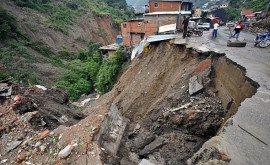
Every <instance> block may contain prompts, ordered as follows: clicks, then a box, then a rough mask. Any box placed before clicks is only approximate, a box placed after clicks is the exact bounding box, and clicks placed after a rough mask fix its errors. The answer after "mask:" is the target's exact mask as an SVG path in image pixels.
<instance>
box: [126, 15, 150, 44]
mask: <svg viewBox="0 0 270 165" xmlns="http://www.w3.org/2000/svg"><path fill="white" fill-rule="evenodd" d="M131 33H133V34H137V33H138V34H139V36H141V34H144V33H145V25H144V22H143V21H142V20H134V21H126V22H122V23H121V34H122V37H123V45H126V46H131V44H132V43H134V42H136V43H137V41H138V40H137V38H136V39H135V40H134V41H132V36H131ZM139 38H140V39H141V37H139Z"/></svg>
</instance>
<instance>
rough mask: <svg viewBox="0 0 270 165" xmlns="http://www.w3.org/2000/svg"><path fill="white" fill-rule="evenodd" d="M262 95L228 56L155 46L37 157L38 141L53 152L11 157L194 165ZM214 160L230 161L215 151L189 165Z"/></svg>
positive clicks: (47, 142) (52, 138)
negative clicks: (233, 116) (229, 119)
mask: <svg viewBox="0 0 270 165" xmlns="http://www.w3.org/2000/svg"><path fill="white" fill-rule="evenodd" d="M230 68H231V69H230ZM226 70H230V72H228V73H226V74H225V73H224V74H223V72H225V71H226ZM231 76H233V77H231ZM237 80H241V81H237ZM246 89H250V91H249V92H248V93H247V92H245V91H246ZM255 92H256V87H254V86H253V85H252V83H251V80H249V79H246V77H245V72H244V70H243V69H239V68H238V67H237V65H236V64H234V63H232V62H231V61H229V60H226V58H225V57H223V55H221V54H217V53H215V52H204V53H202V52H197V51H195V50H194V49H187V48H186V47H185V46H179V45H174V44H172V43H171V42H160V43H154V44H151V45H150V51H149V52H148V53H142V54H140V55H139V56H137V57H136V58H135V59H134V60H133V61H132V63H131V64H130V67H129V68H128V69H127V71H126V72H125V73H124V74H123V75H122V76H121V78H120V79H119V81H118V83H117V84H116V85H115V87H114V88H113V89H112V91H111V92H109V93H107V94H105V95H103V96H102V97H100V98H99V99H98V100H97V101H95V102H93V103H92V104H91V105H89V106H88V107H87V108H86V109H84V113H85V114H86V115H88V117H86V118H85V119H83V120H81V121H80V122H79V123H77V124H76V125H74V126H71V127H69V128H67V127H60V128H57V129H55V130H53V131H52V132H53V133H52V134H50V135H48V136H46V137H45V138H44V139H43V140H35V141H34V142H35V143H36V146H37V147H35V144H32V150H33V152H34V150H36V151H38V152H39V151H43V150H42V149H43V148H40V147H39V145H38V144H39V143H38V142H40V143H41V144H42V145H41V146H43V144H45V145H46V150H44V151H43V152H41V153H40V152H39V153H37V154H35V155H34V156H32V155H29V152H26V153H25V151H24V150H22V146H20V145H19V146H18V147H17V148H16V149H13V150H12V151H10V152H11V153H17V152H18V151H19V150H20V154H19V155H18V157H19V156H23V155H24V154H26V155H28V156H26V158H25V161H26V162H28V163H29V162H31V163H34V164H38V163H45V164H82V165H84V164H103V163H104V162H105V163H106V164H112V165H116V164H121V165H133V164H134V165H135V164H139V163H140V162H141V161H142V160H143V161H151V162H152V163H154V164H157V165H159V164H161V165H179V164H187V160H188V159H190V158H191V157H192V156H193V155H194V153H195V152H197V151H198V150H199V149H200V148H201V146H202V145H203V144H204V142H205V141H207V140H208V139H209V138H211V137H212V136H215V135H216V133H217V131H218V130H219V128H220V126H221V124H222V122H223V121H224V118H225V117H226V114H227V112H230V113H234V111H235V110H236V108H237V106H239V104H240V103H241V101H242V100H244V99H245V98H247V97H250V96H251V95H252V94H254V93H255ZM218 96H219V97H218ZM7 137H9V135H7ZM34 142H31V143H34ZM37 143H38V144H37ZM35 148H36V149H35ZM32 150H31V151H32ZM204 153H205V154H204ZM4 158H5V159H7V162H10V161H14V158H13V157H9V156H8V155H7V156H6V155H5V157H4ZM209 159H215V160H216V161H218V162H221V163H223V164H226V163H227V162H228V161H230V158H229V155H226V152H225V151H221V150H220V149H219V148H214V147H213V148H212V149H206V150H205V152H203V153H201V154H199V155H198V156H197V157H194V158H193V159H192V160H190V161H191V162H192V163H191V164H200V163H206V162H207V161H208V160H209Z"/></svg>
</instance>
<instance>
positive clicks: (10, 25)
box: [0, 8, 17, 40]
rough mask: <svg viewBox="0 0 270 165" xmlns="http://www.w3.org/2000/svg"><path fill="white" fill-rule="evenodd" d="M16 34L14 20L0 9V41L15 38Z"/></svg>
mask: <svg viewBox="0 0 270 165" xmlns="http://www.w3.org/2000/svg"><path fill="white" fill-rule="evenodd" d="M16 33H17V28H16V19H15V18H14V17H13V16H12V15H10V14H9V13H7V12H6V11H5V10H4V9H3V8H0V40H5V39H6V38H7V37H15V36H16Z"/></svg>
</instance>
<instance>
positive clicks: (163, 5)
mask: <svg viewBox="0 0 270 165" xmlns="http://www.w3.org/2000/svg"><path fill="white" fill-rule="evenodd" d="M149 4H150V13H151V12H158V11H180V4H181V2H161V1H150V2H149ZM155 4H157V7H155Z"/></svg>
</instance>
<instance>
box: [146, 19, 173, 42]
mask: <svg viewBox="0 0 270 165" xmlns="http://www.w3.org/2000/svg"><path fill="white" fill-rule="evenodd" d="M177 19H178V15H148V16H145V17H144V25H145V36H146V37H149V36H150V35H156V34H157V33H158V28H159V26H164V25H169V24H174V23H177Z"/></svg>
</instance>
